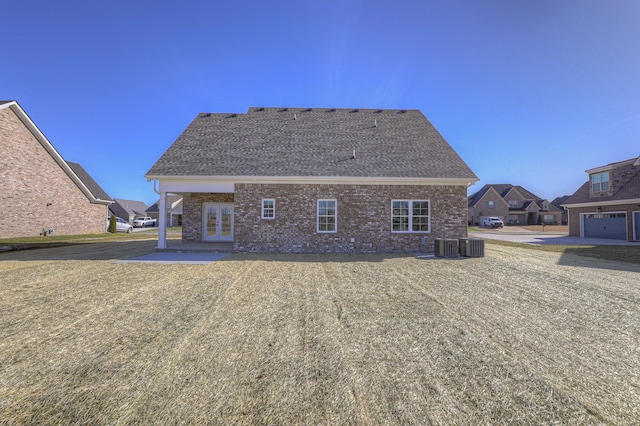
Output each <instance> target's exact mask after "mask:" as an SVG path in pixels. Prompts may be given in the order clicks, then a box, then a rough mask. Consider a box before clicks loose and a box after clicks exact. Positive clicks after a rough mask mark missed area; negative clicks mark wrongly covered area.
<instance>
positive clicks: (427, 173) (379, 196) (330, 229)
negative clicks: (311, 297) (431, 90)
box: [145, 108, 478, 252]
mask: <svg viewBox="0 0 640 426" xmlns="http://www.w3.org/2000/svg"><path fill="white" fill-rule="evenodd" d="M145 177H146V178H147V179H151V180H155V181H156V182H154V185H156V186H157V191H158V192H159V193H160V202H159V211H166V210H167V202H168V201H167V200H168V198H167V194H176V195H180V196H182V197H183V205H182V241H183V242H199V243H206V242H216V241H227V242H232V243H233V248H234V250H235V251H237V252H406V251H428V250H432V249H433V244H434V239H435V238H460V237H465V236H466V235H467V224H466V216H467V200H466V192H467V187H468V186H469V185H471V184H473V183H474V182H476V181H477V180H478V178H477V177H476V176H475V174H474V173H473V172H472V171H471V170H470V169H469V167H468V166H467V165H466V164H465V162H464V161H463V160H462V159H461V158H460V157H459V156H458V154H457V153H456V152H455V151H454V150H453V149H452V148H451V146H450V145H449V144H448V143H447V141H446V140H445V139H444V138H443V137H442V136H441V135H440V133H439V132H438V131H437V130H436V129H435V128H434V127H433V125H432V124H431V123H430V122H429V121H428V120H427V118H426V117H425V116H424V115H423V114H422V113H421V112H420V111H417V110H375V109H326V108H313V109H312V108H306V109H303V108H250V109H249V110H248V112H247V113H246V114H212V113H203V114H199V115H198V116H197V117H196V118H195V119H194V120H193V121H192V122H191V124H189V126H188V127H187V128H186V129H185V131H184V132H183V133H182V134H181V135H180V136H179V137H178V139H177V140H176V141H175V142H174V143H173V145H171V147H169V149H168V150H167V151H166V152H165V153H164V154H163V155H162V156H161V157H160V159H159V160H158V161H157V162H156V163H155V164H154V165H153V167H151V169H150V170H149V171H148V172H147V174H146V175H145ZM159 227H160V229H159V239H158V248H159V249H164V248H166V216H165V215H160V221H159Z"/></svg>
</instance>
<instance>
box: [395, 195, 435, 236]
mask: <svg viewBox="0 0 640 426" xmlns="http://www.w3.org/2000/svg"><path fill="white" fill-rule="evenodd" d="M402 201H406V202H408V203H409V223H408V230H407V231H394V230H393V203H394V202H402ZM415 202H426V203H427V205H428V206H429V216H428V223H427V230H426V231H414V230H413V229H412V228H413V203H415ZM391 233H392V234H430V233H431V200H411V199H399V198H398V199H393V200H391Z"/></svg>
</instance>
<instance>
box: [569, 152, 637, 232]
mask: <svg viewBox="0 0 640 426" xmlns="http://www.w3.org/2000/svg"><path fill="white" fill-rule="evenodd" d="M586 172H587V173H588V174H589V180H588V181H587V182H585V183H584V184H583V185H582V186H581V187H580V188H579V189H578V190H577V191H576V192H575V193H574V194H573V195H571V196H570V197H569V198H568V199H567V200H566V201H565V202H564V204H563V205H564V206H565V207H566V208H567V209H568V210H569V235H572V236H575V237H589V238H609V239H616V240H627V241H640V157H638V158H631V159H629V160H625V161H620V162H617V163H612V164H607V165H606V166H601V167H596V168H593V169H589V170H586Z"/></svg>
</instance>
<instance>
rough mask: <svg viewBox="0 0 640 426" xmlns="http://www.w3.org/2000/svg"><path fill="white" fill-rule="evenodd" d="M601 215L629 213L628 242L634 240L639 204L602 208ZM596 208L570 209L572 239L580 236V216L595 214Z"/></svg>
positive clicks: (639, 209) (570, 233)
mask: <svg viewBox="0 0 640 426" xmlns="http://www.w3.org/2000/svg"><path fill="white" fill-rule="evenodd" d="M600 209H602V211H601V213H611V212H616V213H618V212H626V213H627V240H628V241H634V239H633V213H634V212H637V211H640V206H638V204H623V205H613V206H600ZM595 212H596V207H593V206H590V207H572V208H570V209H569V235H570V236H572V237H579V236H580V214H582V213H595Z"/></svg>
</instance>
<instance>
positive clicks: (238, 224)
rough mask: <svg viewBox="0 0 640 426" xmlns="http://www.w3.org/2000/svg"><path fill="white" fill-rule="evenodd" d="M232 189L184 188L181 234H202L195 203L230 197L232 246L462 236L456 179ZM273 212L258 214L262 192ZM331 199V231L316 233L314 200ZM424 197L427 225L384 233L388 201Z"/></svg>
mask: <svg viewBox="0 0 640 426" xmlns="http://www.w3.org/2000/svg"><path fill="white" fill-rule="evenodd" d="M235 191H236V192H235V194H186V195H185V198H184V205H183V207H184V208H183V240H184V241H202V203H204V202H234V226H235V232H234V248H235V250H236V251H238V252H409V251H433V247H434V239H435V238H462V237H466V236H467V224H466V215H467V196H466V188H465V187H464V186H402V185H393V186H392V185H305V184H300V185H284V184H277V185H274V184H236V186H235ZM264 198H271V199H275V203H276V204H275V211H276V214H275V218H274V219H262V218H261V217H262V210H261V209H262V199H264ZM319 199H335V200H337V217H338V219H337V228H338V229H337V232H335V233H318V232H316V227H317V224H316V214H317V200H319ZM396 199H401V200H402V199H405V200H429V201H430V220H431V232H429V233H426V234H425V233H411V234H398V233H392V232H391V201H392V200H396Z"/></svg>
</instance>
